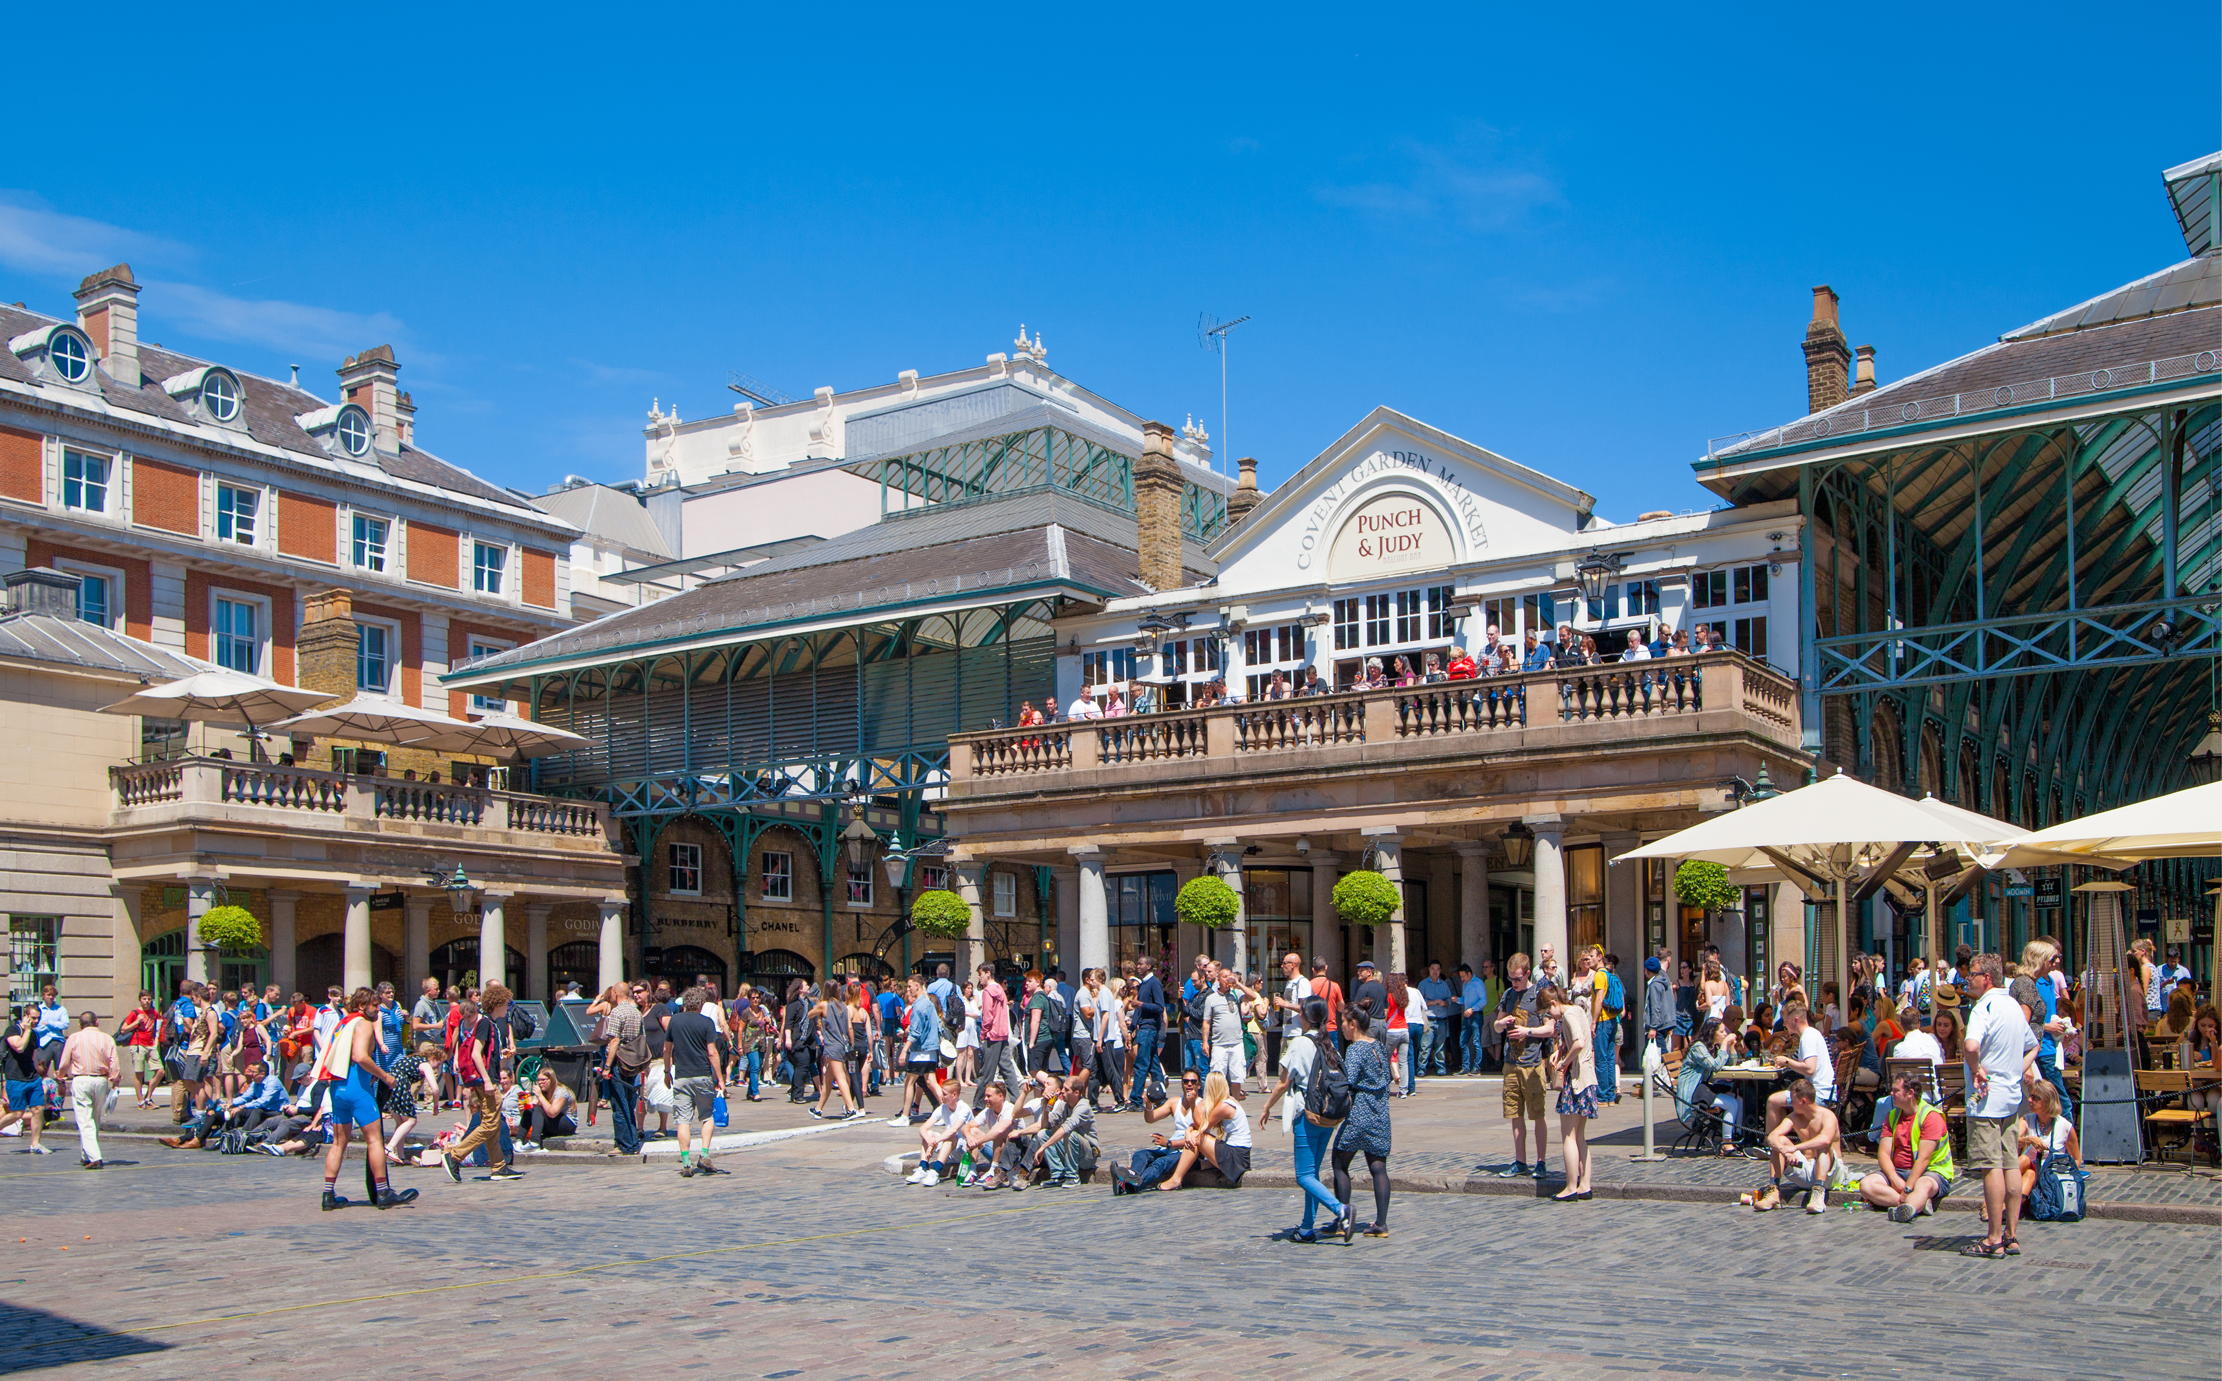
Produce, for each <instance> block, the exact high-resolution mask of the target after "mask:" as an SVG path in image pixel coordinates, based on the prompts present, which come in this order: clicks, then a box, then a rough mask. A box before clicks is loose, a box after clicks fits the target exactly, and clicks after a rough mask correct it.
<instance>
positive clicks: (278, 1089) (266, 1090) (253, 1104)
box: [157, 1060, 287, 1151]
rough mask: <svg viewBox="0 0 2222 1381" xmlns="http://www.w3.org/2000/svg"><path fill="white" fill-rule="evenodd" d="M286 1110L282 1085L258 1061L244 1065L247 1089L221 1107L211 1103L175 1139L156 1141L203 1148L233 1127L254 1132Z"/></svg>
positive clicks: (171, 1145)
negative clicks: (245, 1067) (245, 1066)
mask: <svg viewBox="0 0 2222 1381" xmlns="http://www.w3.org/2000/svg"><path fill="white" fill-rule="evenodd" d="M286 1106H287V1100H286V1096H285V1085H283V1084H281V1083H279V1082H278V1076H277V1075H275V1074H272V1073H271V1072H270V1066H269V1065H267V1064H265V1063H263V1062H262V1061H261V1060H249V1061H247V1086H246V1087H245V1088H244V1089H242V1090H240V1092H239V1093H238V1094H237V1095H236V1096H235V1097H233V1098H231V1099H229V1100H227V1101H225V1102H223V1103H220V1104H219V1103H211V1104H210V1105H209V1106H207V1107H205V1108H203V1109H201V1110H200V1111H199V1112H197V1113H195V1114H193V1116H192V1117H190V1118H188V1119H187V1120H186V1123H185V1126H184V1127H183V1128H181V1129H180V1130H179V1133H178V1135H176V1136H165V1137H159V1138H157V1140H159V1141H160V1142H161V1143H162V1144H163V1145H164V1146H170V1147H174V1148H176V1149H179V1150H185V1151H198V1150H201V1149H203V1148H205V1147H206V1146H207V1145H208V1143H209V1141H210V1140H211V1139H212V1138H216V1137H220V1136H222V1135H223V1134H224V1133H225V1132H226V1131H228V1130H230V1129H231V1128H233V1127H238V1128H240V1129H242V1130H244V1131H250V1132H251V1131H254V1130H255V1129H256V1128H258V1127H260V1126H261V1125H262V1124H263V1123H265V1122H267V1121H269V1120H270V1119H271V1118H273V1117H276V1116H278V1115H279V1114H281V1113H283V1112H284V1111H285V1109H286Z"/></svg>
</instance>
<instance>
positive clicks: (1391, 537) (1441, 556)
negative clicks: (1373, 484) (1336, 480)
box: [1327, 494, 1456, 581]
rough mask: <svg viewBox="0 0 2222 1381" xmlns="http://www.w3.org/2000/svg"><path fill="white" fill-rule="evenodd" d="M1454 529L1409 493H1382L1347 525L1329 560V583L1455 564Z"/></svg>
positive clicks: (1345, 520)
mask: <svg viewBox="0 0 2222 1381" xmlns="http://www.w3.org/2000/svg"><path fill="white" fill-rule="evenodd" d="M1455 555H1456V553H1455V552H1454V551H1453V550H1452V548H1451V537H1450V529H1449V528H1447V527H1445V526H1444V525H1443V519H1442V516H1441V515H1440V514H1438V513H1437V512H1436V511H1435V506H1434V505H1433V504H1430V503H1428V502H1427V501H1426V500H1424V499H1421V498H1418V497H1416V496H1414V495H1411V494H1383V495H1381V496H1380V497H1379V498H1376V499H1372V500H1370V501H1368V502H1367V503H1365V504H1364V505H1363V506H1361V507H1360V508H1359V509H1358V510H1357V511H1356V512H1354V513H1352V514H1351V515H1350V516H1349V517H1348V518H1345V519H1344V520H1343V524H1342V527H1341V528H1340V529H1339V530H1338V531H1337V532H1336V533H1335V544H1334V546H1333V547H1332V548H1330V550H1329V552H1328V556H1327V578H1328V579H1329V580H1336V581H1343V580H1364V579H1366V578H1367V577H1369V576H1376V575H1389V574H1393V573H1395V572H1397V571H1413V570H1425V569H1435V570H1440V569H1441V568H1443V567H1444V566H1447V565H1449V564H1450V563H1451V561H1452V559H1453V558H1454V557H1455Z"/></svg>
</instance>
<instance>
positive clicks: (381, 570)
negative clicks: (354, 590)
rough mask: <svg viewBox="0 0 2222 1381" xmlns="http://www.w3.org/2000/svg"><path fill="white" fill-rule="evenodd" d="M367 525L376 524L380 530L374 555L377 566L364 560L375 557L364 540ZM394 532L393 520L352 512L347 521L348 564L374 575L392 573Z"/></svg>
mask: <svg viewBox="0 0 2222 1381" xmlns="http://www.w3.org/2000/svg"><path fill="white" fill-rule="evenodd" d="M365 523H375V524H377V526H378V528H379V536H378V545H377V549H376V552H375V554H374V555H375V559H376V562H377V564H375V565H373V564H371V562H370V561H367V560H365V559H364V557H366V556H371V555H373V553H372V551H371V548H370V546H369V544H368V543H366V542H365V541H364V539H363V525H364V524H365ZM393 531H394V528H393V519H391V518H381V517H379V516H378V515H377V514H375V513H354V512H350V513H349V514H348V519H347V564H348V565H350V566H352V567H353V568H355V569H356V570H358V571H369V572H371V573H372V574H374V575H385V574H388V573H389V572H391V571H392V570H393V564H394V544H393Z"/></svg>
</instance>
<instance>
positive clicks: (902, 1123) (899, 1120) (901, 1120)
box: [887, 1113, 910, 1127]
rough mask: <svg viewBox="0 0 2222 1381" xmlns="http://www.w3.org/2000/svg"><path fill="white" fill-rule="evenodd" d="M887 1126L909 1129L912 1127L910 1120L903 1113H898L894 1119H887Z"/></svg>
mask: <svg viewBox="0 0 2222 1381" xmlns="http://www.w3.org/2000/svg"><path fill="white" fill-rule="evenodd" d="M887 1125H888V1126H890V1127H908V1126H909V1125H910V1118H909V1117H907V1116H905V1115H904V1114H902V1113H897V1114H895V1115H894V1116H893V1117H890V1118H888V1119H887Z"/></svg>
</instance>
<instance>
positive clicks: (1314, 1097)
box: [1304, 1039, 1351, 1126]
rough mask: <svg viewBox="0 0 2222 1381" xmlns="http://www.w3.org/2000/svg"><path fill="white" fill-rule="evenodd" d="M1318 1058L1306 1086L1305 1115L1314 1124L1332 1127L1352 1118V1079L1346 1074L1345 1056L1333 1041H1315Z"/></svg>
mask: <svg viewBox="0 0 2222 1381" xmlns="http://www.w3.org/2000/svg"><path fill="white" fill-rule="evenodd" d="M1314 1045H1315V1046H1316V1047H1317V1048H1318V1051H1319V1058H1318V1059H1317V1060H1316V1061H1314V1062H1313V1064H1312V1078H1311V1082H1310V1083H1308V1084H1306V1085H1305V1086H1304V1113H1305V1115H1306V1116H1307V1117H1309V1118H1311V1119H1312V1121H1313V1122H1315V1123H1321V1124H1325V1125H1330V1126H1331V1125H1333V1124H1334V1123H1337V1122H1340V1121H1342V1120H1343V1119H1344V1118H1346V1117H1348V1116H1350V1101H1351V1092H1350V1076H1349V1075H1348V1074H1345V1073H1344V1072H1343V1068H1342V1056H1340V1055H1338V1054H1336V1053H1335V1047H1334V1045H1333V1043H1332V1042H1329V1041H1326V1040H1323V1039H1322V1040H1315V1041H1314Z"/></svg>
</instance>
